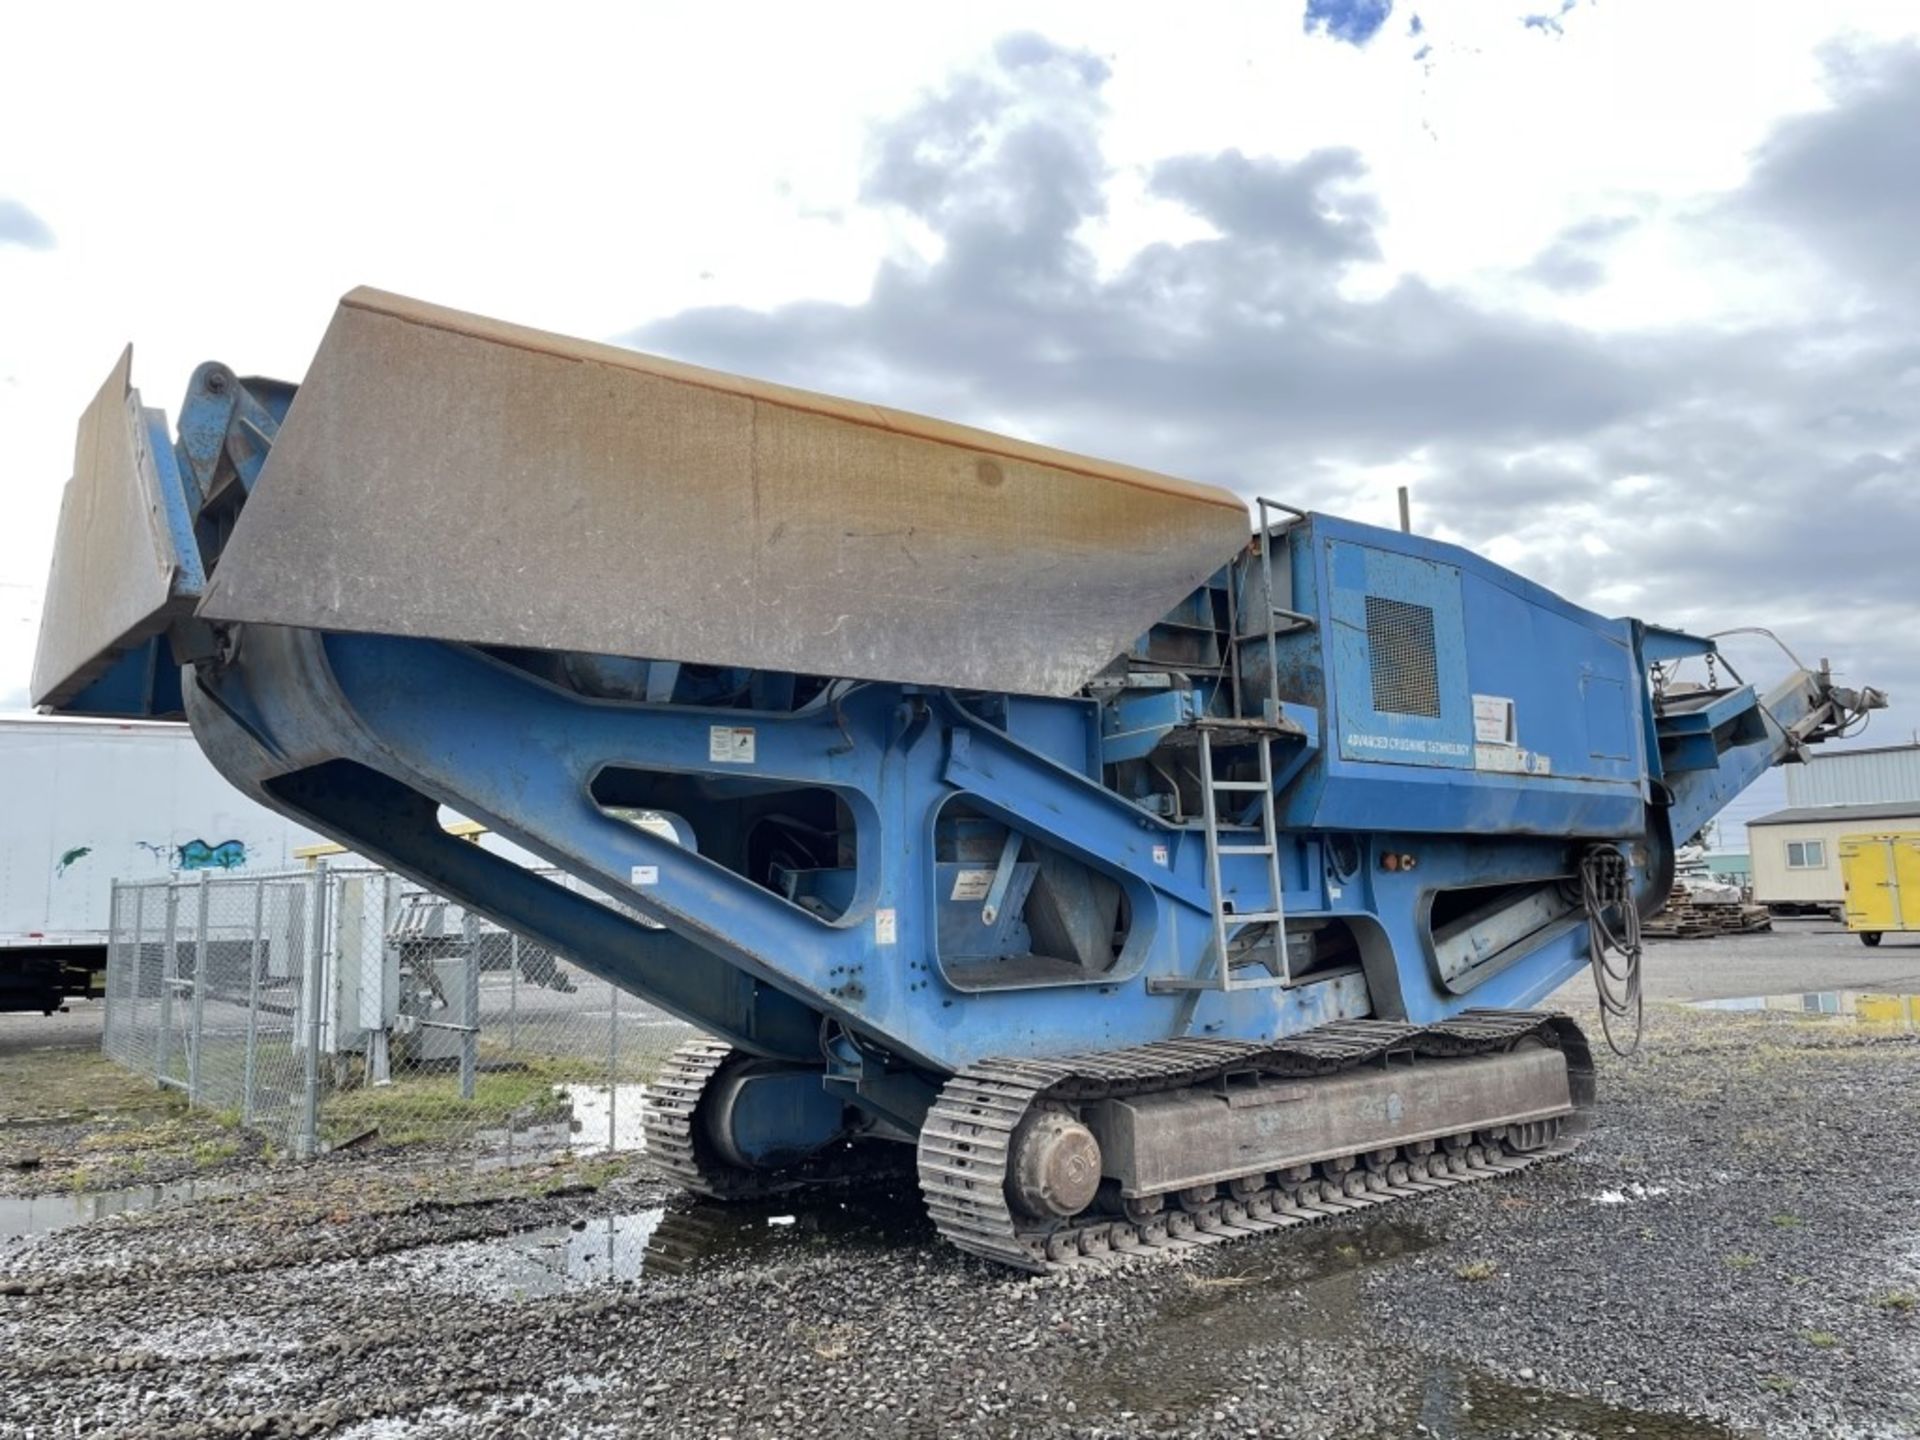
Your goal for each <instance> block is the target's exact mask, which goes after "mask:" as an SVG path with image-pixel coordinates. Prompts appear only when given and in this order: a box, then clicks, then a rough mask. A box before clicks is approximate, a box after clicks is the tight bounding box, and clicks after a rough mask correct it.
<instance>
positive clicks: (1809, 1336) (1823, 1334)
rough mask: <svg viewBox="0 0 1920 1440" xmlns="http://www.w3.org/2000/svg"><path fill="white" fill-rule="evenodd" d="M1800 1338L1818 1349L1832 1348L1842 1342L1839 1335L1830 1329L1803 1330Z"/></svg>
mask: <svg viewBox="0 0 1920 1440" xmlns="http://www.w3.org/2000/svg"><path fill="white" fill-rule="evenodd" d="M1800 1338H1801V1339H1802V1340H1804V1341H1806V1342H1807V1343H1808V1344H1809V1345H1811V1346H1813V1348H1814V1349H1816V1350H1831V1349H1833V1347H1834V1346H1836V1345H1838V1344H1839V1343H1840V1339H1839V1337H1838V1336H1837V1335H1835V1334H1833V1333H1832V1332H1831V1331H1828V1330H1802V1331H1801V1332H1800Z"/></svg>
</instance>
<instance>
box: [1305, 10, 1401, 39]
mask: <svg viewBox="0 0 1920 1440" xmlns="http://www.w3.org/2000/svg"><path fill="white" fill-rule="evenodd" d="M1392 13H1393V0H1307V13H1306V21H1305V29H1306V32H1307V33H1308V34H1309V35H1311V34H1313V33H1314V32H1315V31H1319V32H1321V33H1324V34H1326V35H1329V36H1331V37H1332V38H1333V39H1335V40H1341V41H1345V42H1346V43H1347V44H1349V45H1364V44H1366V43H1367V41H1369V40H1371V39H1372V38H1373V37H1374V35H1375V34H1376V33H1377V32H1378V31H1379V29H1380V27H1381V26H1382V25H1384V24H1386V23H1387V17H1388V16H1389V15H1391V14H1392Z"/></svg>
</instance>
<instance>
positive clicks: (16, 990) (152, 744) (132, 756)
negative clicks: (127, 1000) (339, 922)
mask: <svg viewBox="0 0 1920 1440" xmlns="http://www.w3.org/2000/svg"><path fill="white" fill-rule="evenodd" d="M318 843H320V837H319V836H318V835H315V834H314V833H313V832H312V831H311V830H307V829H305V828H303V827H302V826H299V825H296V824H294V823H293V822H291V821H289V820H287V819H286V818H284V817H283V816H280V815H277V814H275V813H274V812H273V811H271V810H267V809H265V808H263V807H262V806H259V805H256V804H254V803H253V802H252V801H251V800H249V799H247V798H246V797H245V796H244V795H242V794H241V793H240V792H239V791H238V790H236V789H234V788H233V786H231V785H229V784H228V783H227V782H226V781H225V780H224V779H222V778H221V776H220V774H219V773H218V772H217V771H216V770H215V769H214V768H213V766H212V765H210V764H208V763H207V760H206V758H205V757H204V756H203V755H202V754H201V752H200V747H199V746H197V745H196V744H194V742H193V736H192V735H191V734H190V733H189V732H188V730H187V727H186V726H185V725H174V724H160V723H155V722H152V721H132V720H126V721H122V720H78V719H66V718H59V717H48V716H35V715H27V716H15V717H5V718H0V1010H44V1011H48V1012H51V1011H53V1010H56V1009H58V1008H60V1007H61V1006H62V1005H64V1004H65V1003H66V1002H67V1001H68V1000H69V999H72V998H75V997H81V996H88V995H93V994H97V993H98V987H99V983H100V977H101V976H102V975H103V974H104V971H105V967H106V955H107V935H108V930H109V927H110V912H111V908H112V901H113V885H114V882H115V881H134V882H137V881H141V880H160V879H165V878H166V877H167V876H169V875H176V874H180V873H182V872H187V873H191V872H194V871H199V870H216V871H224V872H233V871H241V872H243V873H244V872H245V871H257V870H279V869H284V868H286V867H287V866H289V865H293V864H297V863H298V857H297V856H296V855H295V853H294V852H295V851H296V849H298V848H300V847H302V846H307V845H313V844H318Z"/></svg>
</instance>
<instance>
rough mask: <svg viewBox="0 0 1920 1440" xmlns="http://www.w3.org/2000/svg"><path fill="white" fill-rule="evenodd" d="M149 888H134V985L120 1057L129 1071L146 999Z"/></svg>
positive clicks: (139, 886)
mask: <svg viewBox="0 0 1920 1440" xmlns="http://www.w3.org/2000/svg"><path fill="white" fill-rule="evenodd" d="M146 911H147V887H146V886H144V885H136V886H134V887H133V984H132V985H131V986H130V987H128V998H127V1023H126V1025H125V1026H124V1027H123V1030H122V1034H121V1040H122V1041H123V1042H124V1043H125V1044H126V1053H125V1054H124V1055H122V1056H121V1057H120V1063H121V1064H123V1065H125V1066H126V1067H127V1068H128V1069H129V1070H131V1069H132V1068H133V1067H134V1054H133V1043H132V1041H133V1034H132V1032H133V1030H134V1029H135V1028H136V1027H137V1025H138V1023H139V1022H138V1019H137V1017H138V1016H139V1015H140V1014H141V1004H142V1002H143V1001H144V1000H145V999H146V997H145V996H144V995H142V994H141V993H140V992H141V987H142V986H143V985H145V983H146V978H147V977H146V969H147V953H146V952H147V926H146V918H147V916H146Z"/></svg>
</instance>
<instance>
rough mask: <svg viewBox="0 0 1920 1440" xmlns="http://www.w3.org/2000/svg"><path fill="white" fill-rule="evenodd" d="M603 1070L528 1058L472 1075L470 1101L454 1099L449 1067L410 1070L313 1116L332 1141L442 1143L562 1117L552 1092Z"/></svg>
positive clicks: (349, 1093) (345, 1094)
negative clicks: (368, 1138)
mask: <svg viewBox="0 0 1920 1440" xmlns="http://www.w3.org/2000/svg"><path fill="white" fill-rule="evenodd" d="M606 1069H607V1067H606V1064H605V1062H604V1061H601V1062H595V1061H591V1060H582V1059H575V1058H568V1059H556V1058H551V1057H541V1056H536V1057H532V1058H530V1059H527V1060H525V1061H524V1062H520V1063H516V1064H515V1065H514V1066H513V1068H511V1069H498V1070H482V1071H480V1072H479V1073H478V1074H477V1075H475V1076H474V1078H473V1098H472V1099H470V1100H467V1099H462V1098H461V1095H460V1073H459V1071H458V1069H457V1068H449V1069H445V1070H431V1071H416V1072H413V1073H411V1074H405V1075H401V1076H398V1077H396V1078H395V1079H394V1080H393V1082H392V1083H391V1084H387V1085H366V1086H361V1087H359V1088H357V1089H351V1090H337V1091H335V1092H334V1093H332V1094H330V1095H328V1096H326V1097H325V1098H324V1099H323V1100H322V1102H321V1107H320V1113H321V1116H322V1117H323V1122H324V1125H325V1130H326V1135H327V1138H328V1139H329V1140H333V1141H339V1140H345V1139H348V1138H350V1137H352V1136H355V1135H360V1134H364V1133H365V1132H366V1131H368V1130H375V1129H377V1130H378V1131H379V1132H380V1138H381V1139H382V1140H383V1141H385V1142H386V1143H387V1144H389V1145H415V1144H425V1143H433V1142H442V1143H444V1142H449V1141H457V1140H462V1139H465V1138H467V1137H468V1136H469V1135H470V1134H471V1133H472V1132H473V1131H475V1130H485V1129H495V1128H498V1127H501V1126H504V1125H506V1124H508V1123H509V1122H512V1123H513V1124H515V1125H537V1124H540V1123H542V1122H552V1121H556V1120H564V1119H567V1118H569V1117H570V1116H571V1115H572V1113H573V1107H572V1105H571V1103H570V1102H569V1101H568V1100H567V1099H566V1097H565V1096H563V1095H560V1094H558V1093H556V1091H555V1087H556V1086H559V1085H566V1084H604V1083H605V1081H606Z"/></svg>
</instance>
